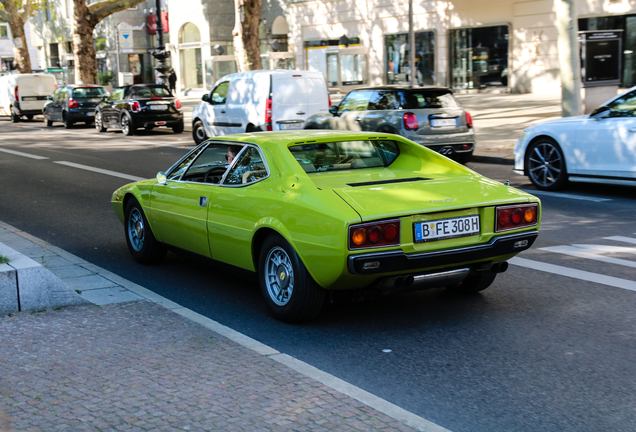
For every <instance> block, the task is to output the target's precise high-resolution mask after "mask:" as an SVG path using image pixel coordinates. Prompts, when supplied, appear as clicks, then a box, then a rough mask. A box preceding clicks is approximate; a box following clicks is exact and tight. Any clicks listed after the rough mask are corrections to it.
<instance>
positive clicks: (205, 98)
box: [201, 93, 210, 102]
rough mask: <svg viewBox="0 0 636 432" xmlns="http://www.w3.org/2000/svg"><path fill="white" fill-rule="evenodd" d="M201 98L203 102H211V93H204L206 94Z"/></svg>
mask: <svg viewBox="0 0 636 432" xmlns="http://www.w3.org/2000/svg"><path fill="white" fill-rule="evenodd" d="M201 100H202V101H203V102H210V95H209V94H207V93H206V94H204V95H203V96H202V97H201Z"/></svg>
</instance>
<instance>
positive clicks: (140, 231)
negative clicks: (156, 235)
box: [128, 207, 145, 252]
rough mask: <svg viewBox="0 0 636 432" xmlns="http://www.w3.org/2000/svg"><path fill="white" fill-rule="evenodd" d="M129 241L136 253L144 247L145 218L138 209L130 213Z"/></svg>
mask: <svg viewBox="0 0 636 432" xmlns="http://www.w3.org/2000/svg"><path fill="white" fill-rule="evenodd" d="M128 239H129V240H130V245H131V246H132V248H133V249H134V250H135V251H137V252H139V251H141V249H142V248H143V247H144V239H145V228H144V218H143V216H142V214H141V211H140V210H139V209H138V208H137V207H135V208H133V209H132V210H131V211H130V216H129V217H128Z"/></svg>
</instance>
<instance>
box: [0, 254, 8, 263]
mask: <svg viewBox="0 0 636 432" xmlns="http://www.w3.org/2000/svg"><path fill="white" fill-rule="evenodd" d="M8 262H9V258H7V257H6V256H4V255H0V264H6V263H8Z"/></svg>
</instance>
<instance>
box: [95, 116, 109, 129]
mask: <svg viewBox="0 0 636 432" xmlns="http://www.w3.org/2000/svg"><path fill="white" fill-rule="evenodd" d="M95 129H97V132H106V128H105V127H104V119H102V113H101V112H100V111H97V112H96V113H95Z"/></svg>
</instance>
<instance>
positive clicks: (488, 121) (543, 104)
mask: <svg viewBox="0 0 636 432" xmlns="http://www.w3.org/2000/svg"><path fill="white" fill-rule="evenodd" d="M455 96H456V97H457V99H458V100H459V101H460V102H461V104H462V105H463V106H464V107H465V108H466V110H467V111H468V112H469V113H470V114H471V115H472V117H473V124H474V126H475V133H476V134H477V144H476V146H475V152H474V157H473V161H475V162H489V163H504V164H513V163H514V155H513V149H514V145H515V143H516V142H517V140H518V139H519V138H521V135H522V134H523V129H524V128H526V127H528V126H531V125H533V124H535V123H538V122H541V121H544V120H550V119H556V118H560V117H561V97H560V96H547V95H537V94H510V93H471V94H466V93H456V94H455ZM180 100H181V102H182V103H183V106H184V109H185V110H184V112H185V124H186V128H185V129H186V132H187V133H191V132H192V110H193V109H194V107H195V106H196V105H197V104H198V103H199V102H200V101H201V97H200V95H199V94H195V95H193V96H180ZM332 102H333V103H334V104H335V103H338V102H339V101H338V100H336V99H332Z"/></svg>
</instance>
